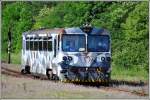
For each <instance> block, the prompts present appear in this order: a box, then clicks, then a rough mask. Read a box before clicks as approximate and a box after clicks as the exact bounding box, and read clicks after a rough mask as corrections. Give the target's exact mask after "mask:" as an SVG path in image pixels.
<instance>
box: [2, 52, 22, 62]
mask: <svg viewBox="0 0 150 100" xmlns="http://www.w3.org/2000/svg"><path fill="white" fill-rule="evenodd" d="M1 59H2V61H5V62H8V54H7V53H2V54H1ZM20 59H21V52H18V53H11V63H13V64H21V60H20Z"/></svg>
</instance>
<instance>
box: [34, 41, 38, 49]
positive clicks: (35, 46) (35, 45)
mask: <svg viewBox="0 0 150 100" xmlns="http://www.w3.org/2000/svg"><path fill="white" fill-rule="evenodd" d="M38 49H39V48H38V41H34V50H35V51H37V50H38Z"/></svg>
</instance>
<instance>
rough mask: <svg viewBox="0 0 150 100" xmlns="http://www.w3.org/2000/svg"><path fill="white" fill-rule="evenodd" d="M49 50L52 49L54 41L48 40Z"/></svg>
mask: <svg viewBox="0 0 150 100" xmlns="http://www.w3.org/2000/svg"><path fill="white" fill-rule="evenodd" d="M48 51H52V41H48Z"/></svg>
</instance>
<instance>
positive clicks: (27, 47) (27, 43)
mask: <svg viewBox="0 0 150 100" xmlns="http://www.w3.org/2000/svg"><path fill="white" fill-rule="evenodd" d="M29 49H30V45H29V41H26V50H29Z"/></svg>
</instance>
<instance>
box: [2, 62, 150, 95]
mask: <svg viewBox="0 0 150 100" xmlns="http://www.w3.org/2000/svg"><path fill="white" fill-rule="evenodd" d="M1 74H5V75H9V76H12V77H17V78H31V79H38V80H48V79H47V78H46V77H39V76H35V75H30V74H25V75H23V74H21V73H20V72H19V71H17V70H14V69H10V68H8V67H4V66H3V65H2V66H1ZM71 84H72V83H71ZM75 84H76V85H82V86H85V87H89V86H90V87H97V88H100V89H103V90H106V91H116V92H127V93H129V94H134V95H138V96H148V93H147V92H145V91H144V90H143V89H141V90H132V89H130V87H136V86H138V87H141V88H142V87H144V86H146V85H148V83H144V82H135V81H133V82H130V81H124V80H120V81H119V80H111V82H110V85H109V86H101V85H99V84H89V83H75ZM122 85H127V86H130V87H129V88H123V87H121V86H122Z"/></svg>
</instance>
